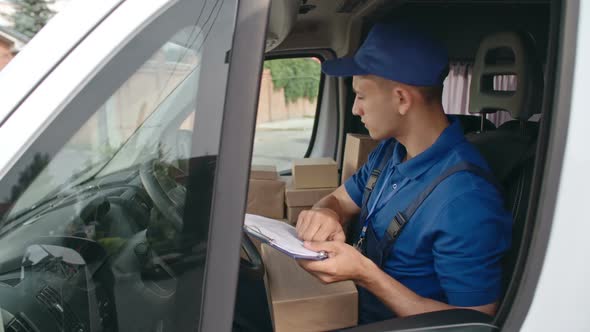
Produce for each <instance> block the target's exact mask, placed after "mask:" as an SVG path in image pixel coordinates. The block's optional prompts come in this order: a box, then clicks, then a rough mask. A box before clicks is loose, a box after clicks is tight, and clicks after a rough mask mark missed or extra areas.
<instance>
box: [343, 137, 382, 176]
mask: <svg viewBox="0 0 590 332" xmlns="http://www.w3.org/2000/svg"><path fill="white" fill-rule="evenodd" d="M378 144H379V141H375V140H373V139H372V138H371V136H369V135H361V134H347V135H346V145H345V148H344V158H343V162H342V178H341V183H344V182H345V181H346V180H348V178H350V177H351V176H352V175H354V173H356V171H358V169H359V168H361V166H363V164H365V163H366V162H367V158H368V157H369V154H370V153H371V151H373V150H374V149H375V148H376V147H377V145H378Z"/></svg>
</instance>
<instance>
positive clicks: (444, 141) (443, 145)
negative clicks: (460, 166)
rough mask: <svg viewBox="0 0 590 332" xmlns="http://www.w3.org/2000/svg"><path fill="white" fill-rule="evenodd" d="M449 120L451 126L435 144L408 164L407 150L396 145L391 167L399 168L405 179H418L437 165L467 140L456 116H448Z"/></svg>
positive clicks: (400, 145)
mask: <svg viewBox="0 0 590 332" xmlns="http://www.w3.org/2000/svg"><path fill="white" fill-rule="evenodd" d="M448 119H449V122H450V125H449V126H448V127H447V128H445V130H443V132H442V133H441V135H440V136H439V137H438V138H437V140H436V141H435V142H434V144H432V145H431V146H430V147H429V148H428V149H426V150H424V151H423V152H422V153H420V154H419V155H417V156H415V157H414V158H412V159H410V160H408V161H406V162H402V161H403V160H404V158H405V156H406V148H405V147H404V146H403V145H402V144H400V143H398V144H396V145H395V148H394V149H393V162H392V163H391V167H392V168H393V167H397V170H398V171H399V172H400V174H401V175H402V176H404V177H408V178H412V179H416V178H417V177H419V176H420V175H422V174H423V173H424V172H426V171H427V170H428V169H430V168H431V167H432V166H433V165H434V164H436V163H437V162H438V161H439V160H440V159H441V158H442V157H443V156H444V155H445V154H446V153H447V152H448V151H450V150H451V149H452V148H453V147H455V146H456V145H457V144H458V143H460V142H461V141H462V140H464V139H465V137H464V136H463V128H462V127H461V123H460V121H459V120H458V119H457V118H456V117H454V116H448Z"/></svg>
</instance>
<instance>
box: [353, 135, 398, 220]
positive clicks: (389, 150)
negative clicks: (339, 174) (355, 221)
mask: <svg viewBox="0 0 590 332" xmlns="http://www.w3.org/2000/svg"><path fill="white" fill-rule="evenodd" d="M395 143H396V141H395V140H393V139H392V140H391V141H390V142H389V143H387V144H388V145H387V147H386V148H385V153H383V154H381V160H380V161H379V164H378V165H377V168H375V169H373V170H372V171H371V176H369V180H367V184H365V190H364V191H363V204H362V206H361V215H360V216H361V219H360V220H361V222H362V221H364V220H365V218H366V217H367V213H368V207H367V204H368V203H369V198H371V193H373V188H375V184H376V183H377V180H378V179H379V175H381V171H382V170H383V168H384V167H385V165H386V164H387V162H388V161H389V159H391V155H392V154H393V147H394V146H395Z"/></svg>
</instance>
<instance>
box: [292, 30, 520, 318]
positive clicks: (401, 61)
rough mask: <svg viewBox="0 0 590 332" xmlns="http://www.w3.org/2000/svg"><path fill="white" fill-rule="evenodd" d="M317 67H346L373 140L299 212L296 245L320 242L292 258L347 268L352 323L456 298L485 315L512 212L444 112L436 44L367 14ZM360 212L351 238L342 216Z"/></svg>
mask: <svg viewBox="0 0 590 332" xmlns="http://www.w3.org/2000/svg"><path fill="white" fill-rule="evenodd" d="M323 71H324V72H325V73H326V74H328V75H335V76H353V88H354V90H355V92H356V99H355V101H354V106H353V109H352V112H353V114H354V115H357V116H359V117H360V118H361V121H362V122H363V123H364V125H365V127H366V128H367V129H368V131H369V133H370V135H371V137H372V138H373V139H375V140H380V141H381V143H380V144H379V146H378V147H377V148H376V149H375V151H373V152H372V154H371V155H370V157H369V161H368V162H367V163H366V164H365V165H364V166H363V167H362V168H361V169H360V170H359V171H358V172H357V173H356V174H355V175H354V176H353V177H352V178H351V179H349V180H348V181H347V182H346V183H345V184H344V185H342V186H341V187H339V188H338V189H336V190H335V191H334V192H333V193H332V194H331V195H328V196H327V197H325V198H323V199H322V200H321V201H320V202H318V203H317V204H316V205H315V206H314V207H313V209H311V210H309V211H304V212H302V213H301V214H300V215H299V219H298V222H297V232H298V234H299V236H300V238H301V239H303V240H305V245H306V246H307V247H308V248H310V249H312V250H316V251H321V250H323V251H326V252H327V253H328V254H329V258H328V259H326V260H323V261H304V260H301V261H299V264H300V265H301V266H302V267H303V268H304V269H306V270H307V271H308V272H310V273H312V274H313V275H315V276H316V277H318V278H319V279H321V280H322V281H324V282H328V283H329V282H335V281H341V280H353V281H354V282H355V283H356V284H357V286H358V289H359V309H360V315H359V322H360V323H369V322H373V321H378V320H384V319H388V318H392V317H395V316H407V315H413V314H419V313H423V312H429V311H436V310H444V309H450V308H457V307H463V308H471V309H475V310H479V311H481V312H484V313H487V314H490V315H493V314H494V313H495V311H496V308H497V302H498V300H499V298H500V296H501V291H502V290H501V276H502V273H501V272H502V271H501V258H502V255H503V253H504V252H505V251H506V250H507V249H508V247H509V246H510V239H511V225H512V219H511V216H510V214H509V213H508V212H507V211H506V210H505V209H504V207H503V201H502V197H501V194H500V192H499V190H498V189H497V188H496V187H495V185H494V180H493V178H492V177H491V176H489V172H490V171H489V167H488V166H487V164H486V162H485V161H484V160H483V158H482V157H481V156H480V155H479V153H478V152H477V151H476V150H475V148H474V147H473V146H471V145H470V144H469V143H468V142H467V141H466V140H465V138H464V137H463V131H462V128H461V126H460V124H459V122H458V121H457V120H456V119H454V118H453V117H448V116H446V115H445V114H444V111H443V107H442V104H441V94H442V85H443V80H444V78H445V77H446V75H447V73H448V56H447V53H446V49H445V48H444V46H442V45H441V44H440V43H438V42H436V41H434V40H432V39H431V38H429V37H428V36H426V35H425V34H423V33H421V32H418V31H417V30H415V29H413V28H412V27H410V26H407V25H401V24H393V25H391V24H377V25H375V26H374V27H373V29H372V30H371V31H370V33H369V35H368V37H367V39H366V40H365V42H364V43H363V44H362V46H361V48H360V49H359V50H358V51H357V53H356V54H355V56H354V57H353V58H343V59H337V60H334V61H327V62H325V63H324V65H323ZM372 184H373V186H372ZM359 213H360V218H359V221H358V222H359V223H360V226H361V227H362V231H361V232H360V233H361V235H360V237H359V239H353V240H354V242H356V243H357V244H358V246H356V247H357V248H355V247H353V246H350V245H348V244H346V243H345V242H344V241H345V234H344V231H343V227H342V226H343V225H344V224H345V223H347V222H348V221H349V220H351V218H352V217H353V216H355V215H357V214H359ZM357 249H358V250H357Z"/></svg>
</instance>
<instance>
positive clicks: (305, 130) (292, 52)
mask: <svg viewBox="0 0 590 332" xmlns="http://www.w3.org/2000/svg"><path fill="white" fill-rule="evenodd" d="M400 20H409V21H412V22H413V23H415V24H416V25H418V26H420V27H421V28H422V29H424V30H425V31H427V32H428V33H430V34H432V35H433V36H434V37H436V38H437V39H439V40H440V41H441V42H443V43H444V44H445V45H446V47H447V48H448V51H449V57H450V65H449V76H448V77H447V78H446V81H445V86H444V91H443V105H444V107H445V111H446V112H447V113H448V114H450V115H452V116H455V117H456V118H457V119H459V120H460V121H461V123H462V125H463V129H464V134H465V137H466V138H467V139H468V140H469V141H471V142H472V143H473V144H474V145H475V147H476V148H477V149H478V150H479V151H480V152H481V154H482V155H483V156H484V158H485V159H486V160H487V161H488V163H489V165H490V167H491V169H492V171H493V173H494V175H495V177H496V179H497V180H498V181H499V182H500V183H501V185H502V187H503V189H504V190H503V192H504V199H505V201H506V204H507V208H508V209H509V211H510V212H511V213H512V217H513V230H512V234H513V237H512V244H511V247H510V249H509V251H508V252H507V253H506V255H505V265H504V283H503V287H504V290H503V296H502V298H501V302H500V304H499V308H498V310H497V313H496V314H495V316H493V317H492V316H488V315H486V314H483V313H481V312H478V311H473V310H468V309H460V308H458V309H452V310H445V311H439V312H430V313H424V314H420V315H415V316H410V317H400V318H395V319H390V320H386V321H381V322H377V323H373V324H367V325H359V324H358V317H357V309H358V296H357V295H358V294H357V292H356V288H355V285H354V283H352V281H348V282H343V283H337V284H330V285H325V284H323V283H321V282H320V281H318V280H317V279H315V278H313V277H312V276H310V275H309V274H307V273H306V272H305V271H303V270H301V268H300V267H299V266H298V265H297V263H296V262H295V261H294V260H293V259H291V258H289V257H288V256H286V255H283V254H281V253H280V252H277V251H275V250H274V249H272V248H270V247H269V246H266V245H261V244H260V243H259V242H257V241H256V240H253V239H251V238H250V237H248V236H245V235H244V232H243V223H244V216H245V213H247V212H248V213H256V214H261V215H266V216H268V217H270V218H273V219H278V220H284V222H286V223H291V224H294V223H295V222H296V220H297V215H298V213H300V212H301V211H303V210H305V209H308V208H310V207H311V206H312V205H313V204H314V202H316V201H317V200H318V199H320V198H321V197H322V196H323V195H326V194H327V193H329V192H330V191H331V190H332V189H333V188H335V187H337V186H338V185H340V184H341V183H343V181H345V180H346V179H347V178H348V177H349V176H350V175H351V174H353V173H354V172H355V171H356V170H357V169H358V168H359V167H360V166H361V165H362V164H363V162H364V161H366V158H367V154H368V153H370V151H371V150H372V149H373V148H374V147H375V145H376V144H377V143H378V142H374V141H372V140H371V139H370V137H368V136H367V133H368V132H367V130H366V128H365V127H364V126H363V123H362V122H361V121H360V120H359V119H358V117H355V116H354V115H353V114H352V112H351V109H352V105H353V102H354V98H355V97H354V91H353V89H352V80H351V79H350V78H337V77H329V76H326V75H324V74H323V73H322V72H321V70H320V68H321V63H322V62H324V61H326V60H330V59H334V58H336V57H342V56H350V55H353V54H354V52H355V50H356V49H358V47H359V46H360V45H361V43H362V42H363V40H364V39H365V38H366V36H367V33H368V31H369V30H370V28H371V27H372V26H373V25H374V24H376V23H377V22H396V21H400ZM587 59H590V4H589V3H588V2H584V1H574V0H571V1H569V0H568V1H559V0H534V1H533V0H531V1H525V0H507V1H506V0H502V1H500V0H497V1H455V0H441V1H429V0H407V1H401V0H400V1H397V0H396V1H380V0H364V1H356V0H339V1H335V0H334V1H332V0H272V1H270V0H239V1H238V0H101V1H88V0H73V1H72V2H71V3H70V4H69V5H68V6H67V7H66V8H65V9H64V10H63V11H61V12H60V13H59V14H57V15H56V16H55V17H54V18H53V19H52V20H51V21H49V23H48V24H47V25H46V26H45V27H44V28H43V29H42V30H41V31H40V32H39V33H38V34H37V35H36V36H35V37H34V38H33V39H32V40H31V41H30V42H29V43H28V44H27V45H26V46H25V47H24V48H23V50H22V51H21V52H20V53H19V54H18V55H17V56H16V57H15V58H14V59H13V60H12V61H11V62H10V63H9V64H8V65H7V66H6V67H5V68H4V69H3V70H2V71H1V72H0V142H1V143H0V146H1V148H0V331H11V332H12V331H14V332H16V331H50V332H51V331H77V332H82V331H154V332H155V331H158V332H163V331H195V330H199V331H230V330H231V331H272V330H274V331H320V330H344V329H346V330H348V331H497V330H502V331H515V330H523V331H555V330H560V329H561V330H567V331H586V330H588V329H590V318H589V317H590V316H588V314H587V313H586V310H585V309H586V308H587V305H586V302H587V298H588V297H590V286H589V284H588V282H587V280H590V268H589V267H588V266H589V265H587V264H585V263H584V262H585V260H586V258H587V255H588V253H589V252H590V241H588V234H590V226H589V224H588V221H589V220H590V212H589V210H588V209H587V208H586V204H588V202H587V201H586V198H588V197H590V194H588V189H587V188H589V187H590V175H589V174H588V173H586V170H588V169H589V168H590V158H589V157H588V151H587V150H586V148H585V147H587V146H586V144H588V143H587V142H588V141H589V140H590V131H589V130H588V128H587V126H588V125H589V124H590V113H589V111H588V109H590V103H589V101H588V100H587V99H585V98H586V97H585V95H586V93H587V92H584V91H587V87H588V86H590V82H589V81H588V80H589V78H590V65H589V62H588V61H587ZM585 128H586V129H585ZM301 165H307V166H306V167H308V168H307V169H306V168H305V167H304V168H300V167H301ZM310 165H311V170H310V168H309V167H310ZM294 172H300V174H304V173H305V172H308V173H306V174H308V176H309V178H307V180H305V181H308V182H306V186H308V187H306V188H297V186H294V183H293V175H294V174H293V173H294ZM318 174H321V176H317V175H318ZM314 175H315V176H316V177H315V178H314ZM300 181H303V180H300ZM304 189H306V190H308V191H307V192H305V191H304V192H303V194H302V193H301V190H304ZM298 190H299V191H298ZM347 240H348V241H350V238H348V239H347Z"/></svg>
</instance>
